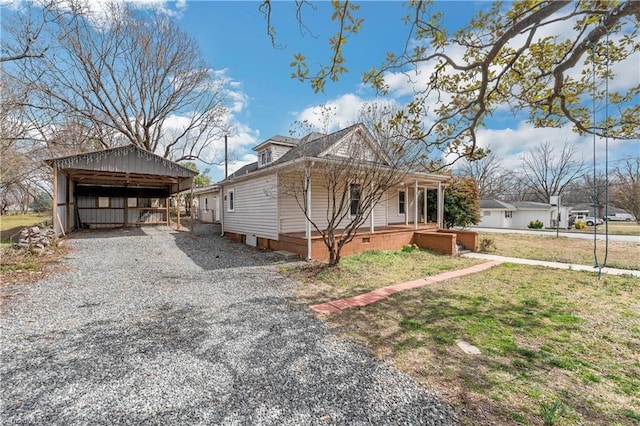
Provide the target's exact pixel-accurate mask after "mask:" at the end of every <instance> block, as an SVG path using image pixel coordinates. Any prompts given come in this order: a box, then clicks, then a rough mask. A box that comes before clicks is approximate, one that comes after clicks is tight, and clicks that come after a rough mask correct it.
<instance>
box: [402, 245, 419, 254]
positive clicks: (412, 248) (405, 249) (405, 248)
mask: <svg viewBox="0 0 640 426" xmlns="http://www.w3.org/2000/svg"><path fill="white" fill-rule="evenodd" d="M419 249H420V247H418V246H417V245H415V244H409V245H408V246H402V252H403V253H411V252H412V251H415V250H419Z"/></svg>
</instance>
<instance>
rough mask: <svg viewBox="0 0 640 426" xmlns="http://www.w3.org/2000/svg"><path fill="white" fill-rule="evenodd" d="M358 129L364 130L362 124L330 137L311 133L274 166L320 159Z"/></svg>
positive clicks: (339, 131)
mask: <svg viewBox="0 0 640 426" xmlns="http://www.w3.org/2000/svg"><path fill="white" fill-rule="evenodd" d="M358 127H362V128H364V126H363V125H362V124H354V125H352V126H349V127H347V128H345V129H342V130H338V131H337V132H333V133H330V134H328V135H323V134H322V133H310V134H309V135H307V136H305V137H304V138H302V140H301V141H300V143H299V144H298V145H297V146H296V147H294V148H292V149H291V150H290V151H289V152H287V153H285V154H284V155H283V156H282V157H280V158H279V159H278V160H277V161H274V162H273V164H282V163H286V162H287V161H292V160H295V159H298V158H303V157H318V156H320V155H321V154H323V153H324V152H326V151H327V150H328V149H329V148H331V147H332V146H333V145H335V144H336V142H338V141H340V140H341V139H342V138H343V137H345V136H346V135H347V134H349V133H350V132H352V131H353V130H355V129H356V128H358Z"/></svg>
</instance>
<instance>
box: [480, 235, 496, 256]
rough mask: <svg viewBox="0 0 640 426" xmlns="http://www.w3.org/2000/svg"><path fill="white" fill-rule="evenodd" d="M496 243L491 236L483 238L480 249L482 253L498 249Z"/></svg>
mask: <svg viewBox="0 0 640 426" xmlns="http://www.w3.org/2000/svg"><path fill="white" fill-rule="evenodd" d="M496 249H497V247H496V243H495V242H494V241H493V240H492V239H491V238H482V239H481V240H480V244H479V246H478V250H479V251H480V252H482V253H486V252H490V251H496Z"/></svg>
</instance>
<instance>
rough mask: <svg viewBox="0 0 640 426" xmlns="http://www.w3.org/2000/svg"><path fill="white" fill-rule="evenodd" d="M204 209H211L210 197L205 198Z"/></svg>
mask: <svg viewBox="0 0 640 426" xmlns="http://www.w3.org/2000/svg"><path fill="white" fill-rule="evenodd" d="M204 209H205V210H209V199H208V198H205V199H204Z"/></svg>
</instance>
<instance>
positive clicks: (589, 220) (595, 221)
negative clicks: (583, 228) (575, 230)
mask: <svg viewBox="0 0 640 426" xmlns="http://www.w3.org/2000/svg"><path fill="white" fill-rule="evenodd" d="M576 220H581V221H582V222H584V223H585V224H587V226H598V225H602V224H603V223H604V221H603V220H602V219H600V218H599V217H593V216H586V215H583V214H577V215H573V216H570V217H569V226H570V227H571V226H573V224H574V223H575V222H576Z"/></svg>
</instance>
